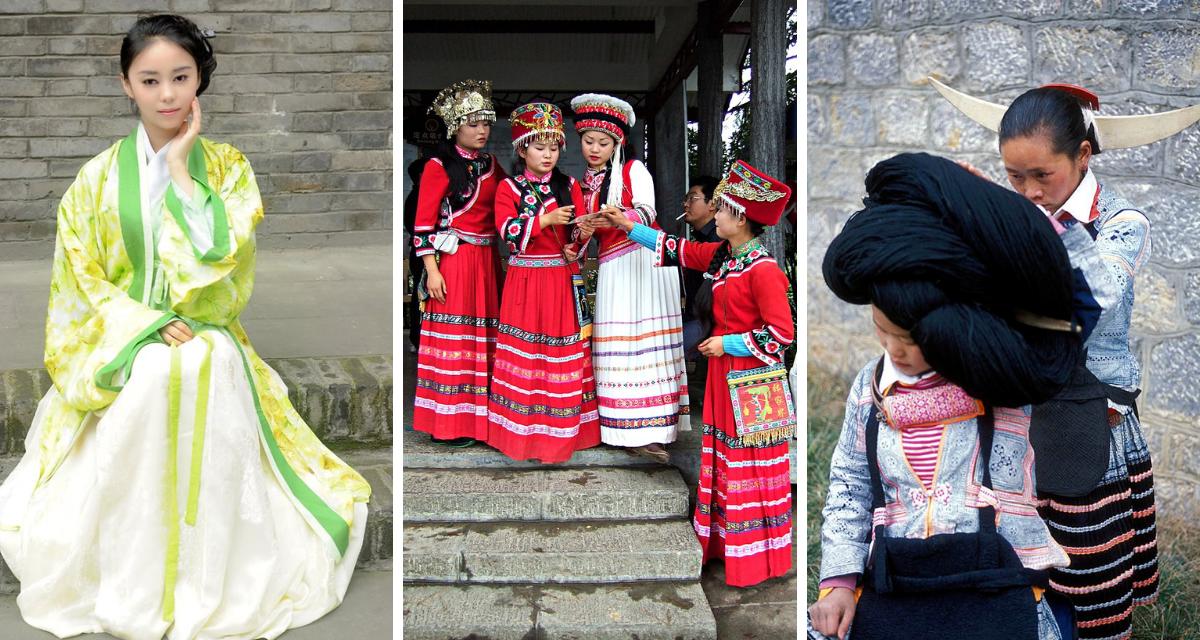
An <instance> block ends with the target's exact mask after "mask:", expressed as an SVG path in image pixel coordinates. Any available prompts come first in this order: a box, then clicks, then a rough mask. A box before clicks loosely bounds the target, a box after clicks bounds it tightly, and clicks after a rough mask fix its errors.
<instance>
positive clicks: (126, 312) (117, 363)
mask: <svg viewBox="0 0 1200 640" xmlns="http://www.w3.org/2000/svg"><path fill="white" fill-rule="evenodd" d="M101 181H102V177H100V174H98V173H97V172H96V171H95V170H94V168H91V167H89V166H85V167H84V169H83V170H81V171H80V173H79V176H78V177H76V179H75V182H74V183H72V184H71V186H70V187H69V188H68V189H67V192H66V193H65V194H64V195H63V198H62V200H61V201H60V203H59V206H58V224H57V231H56V238H55V247H54V266H53V268H52V275H51V282H50V302H49V308H48V311H47V315H46V351H45V365H46V371H47V372H48V373H49V374H50V378H51V380H52V381H53V382H54V386H55V388H56V389H57V390H58V392H59V394H61V396H62V397H63V400H64V401H65V402H66V403H67V404H68V405H69V406H70V407H71V408H73V409H76V410H78V411H83V412H87V411H96V410H99V409H103V408H104V407H107V406H108V405H109V404H111V403H112V401H113V400H114V399H115V398H116V396H117V392H119V391H120V390H121V388H122V387H123V386H124V382H125V379H126V377H127V376H128V373H129V370H130V367H131V366H132V364H133V359H134V357H135V356H136V355H137V352H138V350H139V349H140V348H141V347H142V346H144V345H145V344H148V343H150V342H153V341H157V340H158V335H157V333H156V332H157V331H158V330H159V329H160V328H162V327H163V326H164V325H166V324H167V323H168V322H170V321H171V320H173V319H174V318H175V315H174V314H173V313H171V312H165V311H156V310H154V309H151V308H150V307H148V306H146V305H144V304H142V303H141V302H140V301H138V300H134V299H133V298H131V297H129V294H128V293H126V292H125V290H123V289H122V288H120V287H118V286H117V285H115V284H113V283H112V282H109V280H108V275H107V274H106V272H105V269H104V266H103V265H104V258H103V256H104V255H105V254H106V253H107V251H109V248H108V247H107V244H108V243H113V242H120V238H119V237H117V236H116V234H111V235H110V234H106V233H103V232H102V226H103V221H102V220H101V215H100V211H99V208H100V204H99V203H100V200H101V196H100V193H101V186H102V185H101Z"/></svg>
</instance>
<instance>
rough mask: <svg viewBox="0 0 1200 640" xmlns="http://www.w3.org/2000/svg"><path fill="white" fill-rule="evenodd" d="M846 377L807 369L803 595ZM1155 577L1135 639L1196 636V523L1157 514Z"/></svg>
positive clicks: (816, 563) (1199, 534)
mask: <svg viewBox="0 0 1200 640" xmlns="http://www.w3.org/2000/svg"><path fill="white" fill-rule="evenodd" d="M848 387H849V383H848V382H847V381H845V380H842V379H840V378H836V377H833V376H831V375H829V374H827V373H824V372H822V371H820V370H817V369H814V368H811V367H810V368H809V371H808V407H809V410H808V532H807V538H808V539H807V543H808V576H807V578H808V579H807V584H808V595H807V596H806V599H805V602H812V601H813V600H814V599H815V598H816V593H817V571H818V570H819V567H820V562H821V543H820V541H821V507H822V506H823V505H824V504H825V494H826V492H827V490H828V487H829V458H830V456H831V455H832V453H833V447H834V445H835V444H836V443H837V438H838V434H839V433H840V431H841V428H842V418H843V413H844V411H845V398H846V393H847V390H848ZM1158 549H1159V558H1158V562H1159V568H1160V571H1161V576H1162V577H1161V582H1160V586H1159V596H1158V602H1156V603H1155V604H1154V605H1152V606H1148V607H1139V608H1138V609H1137V611H1136V612H1135V613H1134V617H1133V637H1134V638H1136V639H1137V640H1143V639H1144V640H1196V639H1200V527H1197V526H1196V525H1195V524H1194V523H1192V522H1189V521H1186V520H1184V519H1182V518H1178V517H1171V516H1170V515H1163V514H1160V515H1159V519H1158Z"/></svg>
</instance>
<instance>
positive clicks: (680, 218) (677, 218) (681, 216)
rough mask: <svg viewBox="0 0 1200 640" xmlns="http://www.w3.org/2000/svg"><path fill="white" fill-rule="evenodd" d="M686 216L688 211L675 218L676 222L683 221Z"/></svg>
mask: <svg viewBox="0 0 1200 640" xmlns="http://www.w3.org/2000/svg"><path fill="white" fill-rule="evenodd" d="M686 215H687V212H686V211H684V212H683V213H681V214H679V215H678V216H677V217H676V218H675V220H676V221H679V220H682V219H683V217H684V216H686Z"/></svg>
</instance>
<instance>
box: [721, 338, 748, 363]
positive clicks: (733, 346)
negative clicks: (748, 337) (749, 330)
mask: <svg viewBox="0 0 1200 640" xmlns="http://www.w3.org/2000/svg"><path fill="white" fill-rule="evenodd" d="M721 346H722V347H724V348H725V353H727V354H729V355H731V356H741V357H743V358H744V357H747V356H749V355H751V353H750V350H749V349H747V348H746V342H745V340H743V339H742V334H740V333H734V334H730V335H727V336H721Z"/></svg>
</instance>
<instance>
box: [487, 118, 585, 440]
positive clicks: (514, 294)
mask: <svg viewBox="0 0 1200 640" xmlns="http://www.w3.org/2000/svg"><path fill="white" fill-rule="evenodd" d="M510 121H511V123H512V133H513V147H514V148H515V149H516V150H517V154H518V155H519V156H520V157H521V159H522V160H523V161H524V163H525V171H524V172H523V173H522V174H521V175H518V176H513V177H510V178H507V179H505V180H504V182H503V183H502V184H501V185H500V187H499V188H498V189H497V191H496V228H497V229H499V231H500V235H501V237H503V238H504V240H505V242H506V243H507V244H508V249H509V253H510V255H509V258H508V274H507V277H506V282H505V289H504V296H503V299H502V300H501V305H500V328H499V337H498V342H497V347H496V364H495V375H494V376H493V378H492V390H491V397H490V400H489V402H488V408H489V411H490V416H489V420H490V426H489V429H488V444H490V445H492V446H493V447H496V448H497V449H499V450H500V451H501V452H502V453H504V454H505V455H507V456H509V457H510V458H513V459H516V460H526V459H538V460H540V461H541V462H564V461H566V460H567V459H569V458H570V457H571V454H573V453H574V452H575V451H577V450H579V449H586V448H588V447H593V446H596V445H597V444H599V443H600V423H599V417H598V415H597V412H596V383H595V380H594V378H593V377H592V353H591V344H590V342H589V340H588V338H589V337H590V330H591V320H590V314H589V313H587V312H586V299H581V298H582V296H581V295H578V294H577V293H576V288H575V287H574V286H573V278H574V277H578V276H579V265H578V264H576V263H575V262H573V261H568V260H567V259H566V256H565V253H564V252H565V249H566V245H567V244H568V243H569V242H570V233H571V231H570V227H569V224H570V223H571V222H573V217H574V214H575V212H576V211H583V208H584V204H583V193H582V192H581V191H580V189H579V184H578V183H576V182H575V180H574V179H573V178H570V177H568V176H566V175H565V174H563V173H562V172H560V171H558V170H557V169H556V168H555V165H557V164H558V158H559V154H560V152H561V149H562V148H563V147H564V146H565V144H566V138H565V136H564V134H563V120H562V111H561V110H560V109H559V108H558V107H557V106H555V105H553V104H548V103H542V102H535V103H530V104H526V105H522V106H520V107H517V108H516V109H514V110H513V113H512V117H511V119H510ZM564 203H565V204H564ZM579 282H580V284H582V279H581V278H580V279H579Z"/></svg>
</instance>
